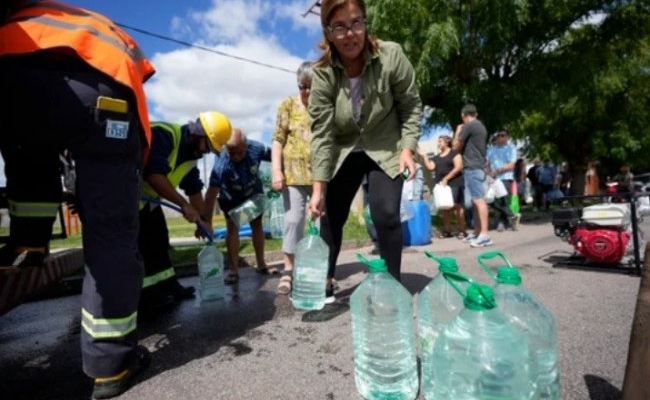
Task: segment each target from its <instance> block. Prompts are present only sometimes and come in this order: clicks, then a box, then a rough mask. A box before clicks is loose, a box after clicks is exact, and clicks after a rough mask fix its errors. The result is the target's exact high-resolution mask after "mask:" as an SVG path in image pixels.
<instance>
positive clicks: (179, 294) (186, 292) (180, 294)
mask: <svg viewBox="0 0 650 400" xmlns="http://www.w3.org/2000/svg"><path fill="white" fill-rule="evenodd" d="M194 292H196V288H195V287H194V286H183V285H181V283H180V282H179V281H177V280H175V279H174V280H173V282H170V289H169V294H170V295H172V296H173V297H174V300H176V301H182V300H188V299H193V298H194Z"/></svg>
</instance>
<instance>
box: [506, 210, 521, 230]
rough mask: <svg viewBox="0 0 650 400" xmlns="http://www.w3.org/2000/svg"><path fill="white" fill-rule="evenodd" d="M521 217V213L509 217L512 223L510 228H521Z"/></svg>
mask: <svg viewBox="0 0 650 400" xmlns="http://www.w3.org/2000/svg"><path fill="white" fill-rule="evenodd" d="M520 219H521V214H514V215H511V216H510V217H508V222H509V223H510V229H512V230H513V231H516V230H518V229H519V220H520Z"/></svg>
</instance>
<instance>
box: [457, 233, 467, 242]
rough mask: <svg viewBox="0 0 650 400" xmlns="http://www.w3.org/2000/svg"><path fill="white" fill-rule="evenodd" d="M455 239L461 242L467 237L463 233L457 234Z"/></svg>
mask: <svg viewBox="0 0 650 400" xmlns="http://www.w3.org/2000/svg"><path fill="white" fill-rule="evenodd" d="M456 237H457V238H458V240H463V239H465V238H466V237H467V233H466V232H464V231H462V232H458V235H457V236H456Z"/></svg>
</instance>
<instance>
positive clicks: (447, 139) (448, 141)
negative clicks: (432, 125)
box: [438, 135, 451, 147]
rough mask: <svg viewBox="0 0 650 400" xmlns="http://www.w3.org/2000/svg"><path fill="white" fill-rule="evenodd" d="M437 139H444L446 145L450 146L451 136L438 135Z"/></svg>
mask: <svg viewBox="0 0 650 400" xmlns="http://www.w3.org/2000/svg"><path fill="white" fill-rule="evenodd" d="M438 139H441V140H444V141H445V144H446V145H447V147H451V136H449V135H440V136H438Z"/></svg>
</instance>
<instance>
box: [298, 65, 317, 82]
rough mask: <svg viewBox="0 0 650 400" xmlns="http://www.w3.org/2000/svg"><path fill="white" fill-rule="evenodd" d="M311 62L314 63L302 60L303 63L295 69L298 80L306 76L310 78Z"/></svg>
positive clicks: (311, 72) (311, 71)
mask: <svg viewBox="0 0 650 400" xmlns="http://www.w3.org/2000/svg"><path fill="white" fill-rule="evenodd" d="M313 64H314V63H312V62H311V61H303V63H302V64H300V66H299V67H298V71H296V77H297V78H298V80H300V79H301V78H307V79H309V80H311V77H312V75H313V69H312V66H313Z"/></svg>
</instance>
